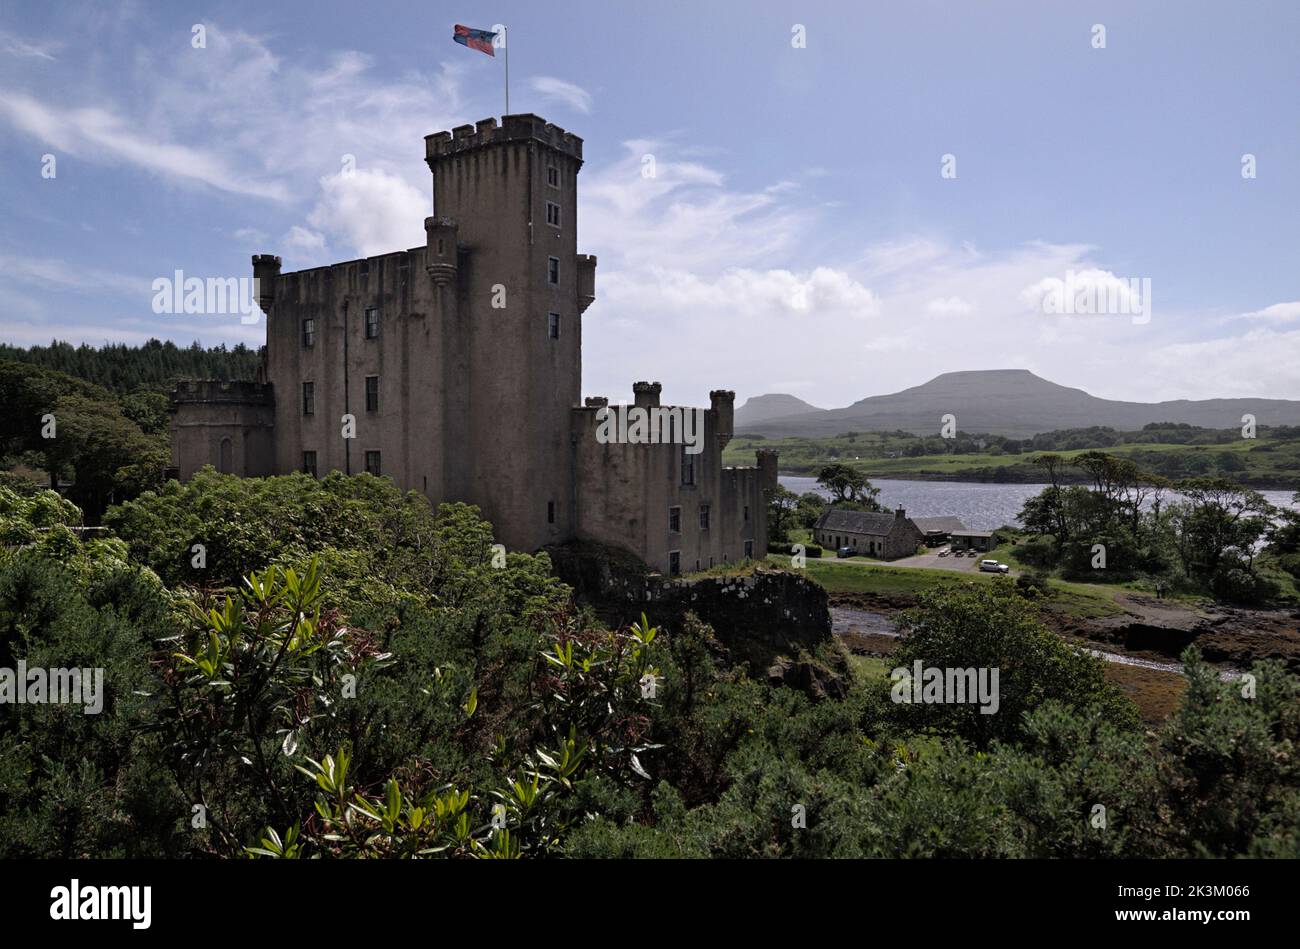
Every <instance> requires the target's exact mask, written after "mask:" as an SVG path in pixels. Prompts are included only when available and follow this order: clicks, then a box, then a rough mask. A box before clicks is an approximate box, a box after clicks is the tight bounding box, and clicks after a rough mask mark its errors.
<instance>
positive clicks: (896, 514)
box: [894, 507, 907, 521]
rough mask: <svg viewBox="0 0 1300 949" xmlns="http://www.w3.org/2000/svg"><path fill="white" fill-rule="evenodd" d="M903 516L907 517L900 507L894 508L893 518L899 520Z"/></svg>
mask: <svg viewBox="0 0 1300 949" xmlns="http://www.w3.org/2000/svg"><path fill="white" fill-rule="evenodd" d="M905 517H907V512H906V511H905V510H903V509H902V508H901V507H900V508H896V509H895V510H894V520H896V521H901V520H902V519H903V518H905Z"/></svg>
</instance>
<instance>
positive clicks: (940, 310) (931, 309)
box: [925, 297, 975, 316]
mask: <svg viewBox="0 0 1300 949" xmlns="http://www.w3.org/2000/svg"><path fill="white" fill-rule="evenodd" d="M925 311H926V312H927V313H929V314H931V315H933V316H968V315H970V314H971V313H974V312H975V307H974V306H972V305H971V304H969V303H967V302H966V301H965V300H963V299H962V298H961V297H943V298H941V299H938V300H931V301H930V302H929V303H927V304H926V305H925Z"/></svg>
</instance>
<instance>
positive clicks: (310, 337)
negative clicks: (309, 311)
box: [302, 316, 316, 347]
mask: <svg viewBox="0 0 1300 949" xmlns="http://www.w3.org/2000/svg"><path fill="white" fill-rule="evenodd" d="M302 344H303V345H304V346H307V347H312V346H315V345H316V321H315V320H314V319H312V318H311V317H310V316H309V317H307V319H305V320H303V321H302Z"/></svg>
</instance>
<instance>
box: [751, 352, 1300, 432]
mask: <svg viewBox="0 0 1300 949" xmlns="http://www.w3.org/2000/svg"><path fill="white" fill-rule="evenodd" d="M766 400H772V401H770V402H769V401H766ZM754 404H757V405H759V406H769V405H770V406H782V405H794V406H795V409H794V410H793V411H790V412H785V413H782V414H780V415H777V414H774V413H772V412H766V413H765V414H764V415H759V416H757V417H755V416H754V415H750V414H746V415H742V412H744V410H745V409H746V408H748V407H749V406H750V405H754ZM1247 413H1249V414H1252V415H1254V416H1255V419H1256V421H1257V423H1258V424H1260V425H1300V402H1297V401H1290V400H1286V399H1203V400H1197V401H1191V400H1188V399H1178V400H1175V401H1171V402H1119V401H1116V400H1113V399H1099V398H1097V397H1096V396H1094V395H1089V394H1088V393H1087V392H1084V391H1083V390H1082V389H1072V388H1070V387H1068V386H1062V385H1057V384H1056V383H1055V382H1049V381H1047V380H1046V379H1042V378H1040V377H1038V376H1036V375H1034V374H1033V373H1032V372H1030V371H1029V370H1027V369H992V370H974V371H968V372H945V373H943V374H942V375H939V376H935V377H934V378H933V379H931V380H930V381H929V382H926V383H924V384H922V385H919V386H913V387H912V388H910V389H904V390H903V391H901V392H894V393H891V394H889V395H875V396H870V397H868V398H865V399H861V400H859V401H857V402H854V403H853V404H852V405H850V406H848V407H847V408H842V409H815V408H813V407H812V406H810V405H808V403H806V402H803V401H801V400H800V399H796V398H795V397H794V396H788V395H763V396H757V397H755V398H752V399H750V400H749V401H748V402H746V403H745V405H744V406H742V407H741V409H740V410H738V411H737V412H736V421H735V425H736V430H737V431H743V432H750V433H758V434H763V435H767V436H769V437H773V438H777V437H783V436H807V437H813V436H820V435H838V434H840V433H842V432H852V431H859V432H863V431H897V430H902V431H906V432H913V433H915V434H937V433H938V431H939V428H940V425H941V424H942V422H941V419H942V417H943V416H944V415H948V414H951V415H954V416H956V418H957V427H958V428H959V429H960V430H961V431H964V432H972V433H975V432H987V433H989V434H995V435H1008V436H1012V437H1024V436H1027V435H1036V434H1038V433H1039V432H1051V431H1057V430H1060V429H1066V428H1088V427H1090V426H1093V425H1105V426H1109V427H1110V428H1114V429H1118V430H1121V431H1134V430H1136V429H1140V428H1141V427H1142V426H1143V425H1146V424H1148V423H1150V422H1183V423H1186V424H1189V425H1198V426H1202V427H1205V428H1236V427H1238V426H1240V425H1241V417H1242V415H1245V414H1247Z"/></svg>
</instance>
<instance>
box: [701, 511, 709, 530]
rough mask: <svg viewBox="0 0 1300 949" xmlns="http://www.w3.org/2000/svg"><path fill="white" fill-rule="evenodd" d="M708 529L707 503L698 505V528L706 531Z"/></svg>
mask: <svg viewBox="0 0 1300 949" xmlns="http://www.w3.org/2000/svg"><path fill="white" fill-rule="evenodd" d="M708 529H709V506H708V505H707V504H701V505H700V530H702V531H706V530H708Z"/></svg>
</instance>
